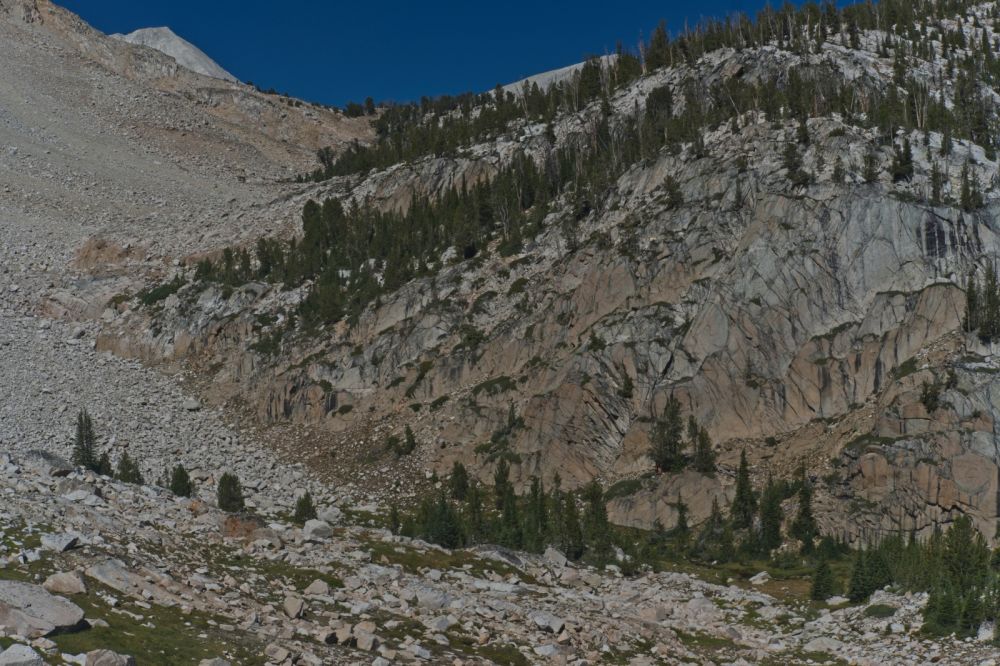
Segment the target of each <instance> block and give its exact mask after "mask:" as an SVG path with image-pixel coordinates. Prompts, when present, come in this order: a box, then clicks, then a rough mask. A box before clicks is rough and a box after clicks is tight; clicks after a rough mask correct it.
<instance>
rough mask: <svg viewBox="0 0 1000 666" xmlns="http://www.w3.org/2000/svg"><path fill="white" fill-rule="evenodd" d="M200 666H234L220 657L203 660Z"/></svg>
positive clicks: (199, 663)
mask: <svg viewBox="0 0 1000 666" xmlns="http://www.w3.org/2000/svg"><path fill="white" fill-rule="evenodd" d="M198 666H232V665H231V664H230V663H229V662H228V661H226V660H225V659H220V658H219V657H215V658H214V659H202V660H201V661H199V662H198Z"/></svg>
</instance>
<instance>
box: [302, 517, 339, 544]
mask: <svg viewBox="0 0 1000 666" xmlns="http://www.w3.org/2000/svg"><path fill="white" fill-rule="evenodd" d="M332 536H333V528H332V527H330V523H328V522H326V521H325V520H307V521H306V524H305V525H304V526H303V527H302V537H303V538H304V539H306V540H307V541H318V540H321V539H329V538H330V537H332Z"/></svg>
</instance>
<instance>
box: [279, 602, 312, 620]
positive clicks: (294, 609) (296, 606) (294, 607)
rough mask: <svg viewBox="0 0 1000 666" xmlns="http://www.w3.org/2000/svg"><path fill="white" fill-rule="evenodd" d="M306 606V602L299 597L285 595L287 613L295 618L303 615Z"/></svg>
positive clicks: (284, 606) (284, 605)
mask: <svg viewBox="0 0 1000 666" xmlns="http://www.w3.org/2000/svg"><path fill="white" fill-rule="evenodd" d="M305 607H306V605H305V603H304V602H303V601H302V599H300V598H299V597H294V596H287V597H285V603H284V604H283V608H284V610H285V615H287V616H288V617H290V618H292V619H293V620H294V619H296V618H299V617H302V612H303V611H304V610H305Z"/></svg>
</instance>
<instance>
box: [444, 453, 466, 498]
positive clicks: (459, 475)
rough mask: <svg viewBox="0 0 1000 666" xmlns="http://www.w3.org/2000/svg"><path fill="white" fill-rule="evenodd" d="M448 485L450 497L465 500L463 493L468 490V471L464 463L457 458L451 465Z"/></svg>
mask: <svg viewBox="0 0 1000 666" xmlns="http://www.w3.org/2000/svg"><path fill="white" fill-rule="evenodd" d="M448 485H449V487H450V489H451V498H452V499H454V500H458V501H459V502H462V501H464V500H465V495H466V494H467V493H468V492H469V473H468V472H467V471H466V469H465V465H463V464H462V463H460V462H459V461H457V460H456V461H455V463H454V464H453V465H452V466H451V478H450V479H449V481H448Z"/></svg>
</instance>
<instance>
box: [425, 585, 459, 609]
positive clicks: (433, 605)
mask: <svg viewBox="0 0 1000 666" xmlns="http://www.w3.org/2000/svg"><path fill="white" fill-rule="evenodd" d="M450 601H451V597H449V596H448V595H447V594H445V593H444V592H441V591H440V590H436V589H434V588H432V587H420V588H417V604H418V605H419V606H420V607H422V608H429V609H431V610H438V609H441V608H444V607H445V606H447V605H448V604H449V603H450Z"/></svg>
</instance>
